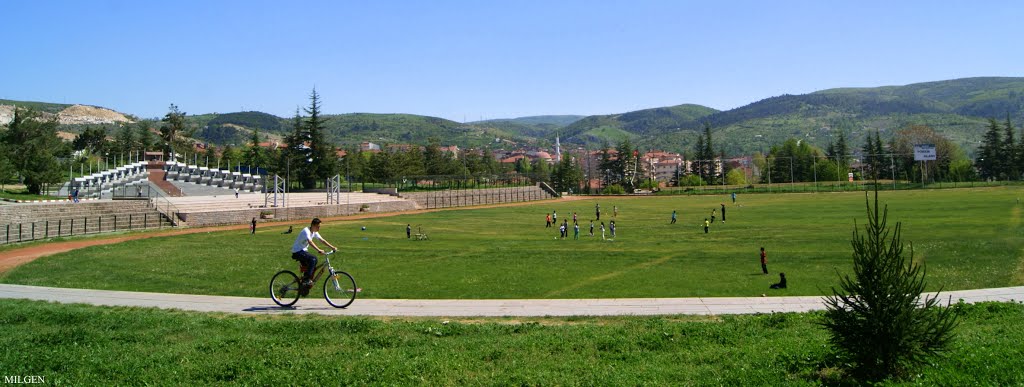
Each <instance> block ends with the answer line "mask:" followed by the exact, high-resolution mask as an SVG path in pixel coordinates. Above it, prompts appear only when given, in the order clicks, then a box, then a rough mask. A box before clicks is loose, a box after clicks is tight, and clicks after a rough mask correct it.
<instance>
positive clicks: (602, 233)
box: [601, 222, 605, 240]
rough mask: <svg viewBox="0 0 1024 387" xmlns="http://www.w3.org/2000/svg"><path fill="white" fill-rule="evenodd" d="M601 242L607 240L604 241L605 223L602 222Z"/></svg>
mask: <svg viewBox="0 0 1024 387" xmlns="http://www.w3.org/2000/svg"><path fill="white" fill-rule="evenodd" d="M601 240H605V239H604V222H601Z"/></svg>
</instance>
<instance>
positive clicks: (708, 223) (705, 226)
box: [704, 218, 711, 234]
mask: <svg viewBox="0 0 1024 387" xmlns="http://www.w3.org/2000/svg"><path fill="white" fill-rule="evenodd" d="M708 228H711V222H708V218H704V233H705V234H707V233H708Z"/></svg>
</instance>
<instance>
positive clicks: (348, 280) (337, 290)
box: [324, 271, 359, 308]
mask: <svg viewBox="0 0 1024 387" xmlns="http://www.w3.org/2000/svg"><path fill="white" fill-rule="evenodd" d="M358 291H359V288H357V287H356V280H355V279H354V278H352V276H351V275H349V274H348V273H346V272H343V271H335V272H334V275H333V276H330V275H328V276H327V280H325V281H324V298H326V299H327V303H328V304H331V306H333V307H335V308H344V307H346V306H349V304H351V303H352V301H353V300H355V299H356V293H357V292H358Z"/></svg>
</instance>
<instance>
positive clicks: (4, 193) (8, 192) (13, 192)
mask: <svg viewBox="0 0 1024 387" xmlns="http://www.w3.org/2000/svg"><path fill="white" fill-rule="evenodd" d="M0 198H3V199H9V200H55V199H67V198H62V197H58V196H50V195H36V194H30V193H28V190H27V189H16V188H11V189H2V190H0Z"/></svg>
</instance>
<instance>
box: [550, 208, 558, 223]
mask: <svg viewBox="0 0 1024 387" xmlns="http://www.w3.org/2000/svg"><path fill="white" fill-rule="evenodd" d="M551 221H552V222H555V224H558V211H551Z"/></svg>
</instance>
